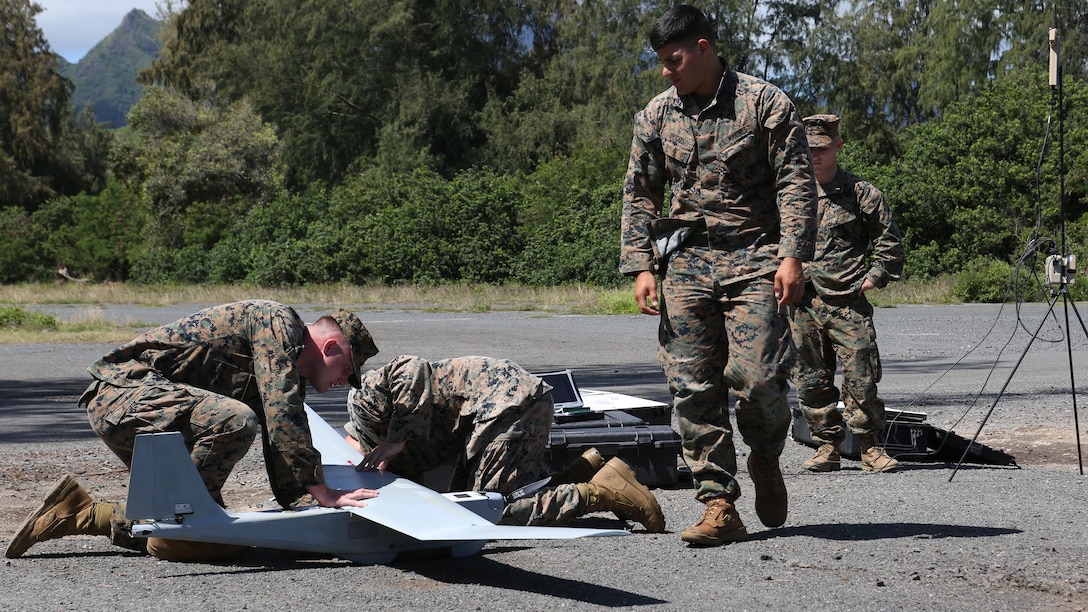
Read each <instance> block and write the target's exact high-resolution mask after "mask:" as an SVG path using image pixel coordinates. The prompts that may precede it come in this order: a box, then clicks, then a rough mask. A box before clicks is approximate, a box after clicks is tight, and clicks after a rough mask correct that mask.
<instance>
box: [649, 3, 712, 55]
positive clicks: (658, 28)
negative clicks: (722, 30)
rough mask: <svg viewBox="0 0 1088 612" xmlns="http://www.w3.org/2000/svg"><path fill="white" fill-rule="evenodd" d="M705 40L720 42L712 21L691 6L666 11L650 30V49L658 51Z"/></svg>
mask: <svg viewBox="0 0 1088 612" xmlns="http://www.w3.org/2000/svg"><path fill="white" fill-rule="evenodd" d="M700 38H705V39H707V40H708V41H710V42H711V43H716V42H717V41H718V33H717V31H715V30H714V26H713V25H712V24H711V23H710V19H708V18H707V16H706V15H705V14H704V13H703V12H702V11H700V10H699V9H697V8H695V7H694V6H691V5H690V4H678V5H676V6H674V7H672V8H671V9H669V10H667V11H665V14H664V15H662V16H661V17H659V18H658V19H657V21H656V22H655V23H654V27H653V29H651V30H650V47H651V48H652V49H653V50H654V51H657V50H658V49H660V48H661V47H664V46H665V45H668V44H671V43H674V42H684V43H688V42H690V43H694V42H695V41H697V40H699V39H700Z"/></svg>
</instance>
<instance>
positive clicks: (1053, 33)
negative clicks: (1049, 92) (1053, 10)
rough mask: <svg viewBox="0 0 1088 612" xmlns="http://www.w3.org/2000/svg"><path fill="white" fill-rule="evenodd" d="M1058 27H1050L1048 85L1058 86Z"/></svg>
mask: <svg viewBox="0 0 1088 612" xmlns="http://www.w3.org/2000/svg"><path fill="white" fill-rule="evenodd" d="M1061 46H1062V44H1061V41H1060V40H1059V39H1058V28H1050V86H1051V87H1057V86H1058V53H1059V52H1061Z"/></svg>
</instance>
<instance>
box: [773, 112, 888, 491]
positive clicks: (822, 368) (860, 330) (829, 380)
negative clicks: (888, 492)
mask: <svg viewBox="0 0 1088 612" xmlns="http://www.w3.org/2000/svg"><path fill="white" fill-rule="evenodd" d="M804 122H805V128H806V130H807V135H808V140H809V145H810V147H811V148H812V154H813V158H814V160H815V163H816V172H817V177H818V178H819V179H820V182H819V190H818V194H819V208H818V214H819V219H820V224H819V230H818V231H817V234H816V253H815V256H814V257H813V260H812V261H811V262H808V263H806V264H805V280H806V282H805V294H804V297H803V298H802V299H801V301H800V302H798V303H796V304H794V305H791V307H790V323H791V327H792V329H793V340H794V343H795V344H796V345H797V351H798V360H797V364H796V366H795V368H794V370H793V373H792V378H793V382H794V384H795V385H796V386H797V397H798V399H799V400H800V404H801V411H802V412H803V414H804V417H805V420H806V421H807V422H808V425H809V429H810V430H811V432H812V437H813V439H815V440H817V441H819V442H821V448H820V450H819V451H818V452H817V455H816V457H814V458H813V459H811V460H809V461H807V462H806V463H805V468H806V469H809V470H812V471H833V470H837V469H839V462H840V454H839V447H840V445H841V444H842V442H843V440H844V439H845V437H846V428H849V430H850V431H851V432H852V433H854V434H857V435H858V436H859V439H860V440H861V442H862V444H861V446H862V449H861V450H862V469H864V470H869V471H889V470H892V469H894V468H895V467H896V464H897V462H896V461H895V459H892V458H891V457H889V456H887V455H886V454H885V453H883V451H882V450H881V449H880V448H879V447H877V446H876V437H877V435H878V434H879V433H880V432H881V431H882V430H883V429H884V424H885V418H884V402H883V400H881V399H880V398H879V397H878V396H877V383H878V382H880V377H881V365H880V353H879V351H878V349H877V343H876V329H875V328H874V327H873V307H872V305H871V304H870V303H869V300H868V299H867V298H866V297H865V291H868V290H870V289H879V288H882V287H885V286H886V285H887V284H888V283H889V282H891V281H894V280H898V279H899V278H900V276H901V275H902V273H903V263H904V259H905V256H904V252H903V245H902V241H901V240H900V236H899V228H897V227H896V225H895V221H894V219H893V218H892V210H891V207H890V206H889V205H888V203H887V202H886V201H885V200H884V195H883V194H882V193H881V192H880V190H879V189H877V188H876V187H874V186H873V185H872V184H871V183H869V182H868V181H865V180H863V179H861V178H860V177H858V176H857V175H854V174H852V173H850V172H848V171H846V170H844V169H842V168H841V167H839V165H838V163H837V162H836V155H837V153H838V151H839V149H840V148H841V147H842V139H841V138H840V137H839V118H838V117H837V116H835V115H813V116H811V117H805V119H804ZM837 363H841V364H842V392H841V395H840V392H839V389H838V388H836V386H835V371H836V364H837ZM840 399H841V400H842V402H843V403H844V404H845V410H844V411H843V412H840V410H839V409H838V408H837V405H838V403H839V401H840ZM874 447H875V448H874Z"/></svg>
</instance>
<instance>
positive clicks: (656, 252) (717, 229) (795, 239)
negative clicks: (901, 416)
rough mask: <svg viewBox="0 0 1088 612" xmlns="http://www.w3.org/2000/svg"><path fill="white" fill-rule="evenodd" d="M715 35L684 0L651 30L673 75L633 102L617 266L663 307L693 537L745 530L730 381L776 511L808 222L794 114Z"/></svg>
mask: <svg viewBox="0 0 1088 612" xmlns="http://www.w3.org/2000/svg"><path fill="white" fill-rule="evenodd" d="M716 40H717V33H716V31H715V29H714V27H713V26H712V25H711V24H710V22H709V20H708V19H707V17H706V16H705V15H704V14H703V13H702V12H701V11H699V10H698V9H696V8H694V7H691V6H688V5H683V4H682V5H678V6H675V7H673V8H671V9H669V10H668V11H667V12H665V13H664V14H663V15H662V16H661V17H660V18H659V19H658V20H657V22H656V23H655V24H654V26H653V28H652V30H651V32H650V45H651V47H652V48H653V50H654V51H655V52H656V53H657V57H658V60H660V62H661V64H662V75H663V76H664V77H665V78H667V79H668V80H669V81H670V82H671V83H672V86H671V87H670V88H669V89H668V90H666V91H664V92H663V93H661V94H659V95H658V96H657V97H655V98H653V99H652V100H650V102H649V103H648V104H647V105H646V107H645V109H643V110H642V111H641V112H639V113H638V114H637V115H635V121H634V138H633V140H632V144H631V157H630V161H629V163H628V170H627V178H626V182H625V184H624V194H623V216H622V239H621V240H622V242H621V252H620V265H619V269H620V272H621V273H623V274H625V275H628V276H632V277H634V278H635V300H636V302H637V304H638V307H639V310H640V311H641V312H643V313H645V314H649V315H657V316H660V324H659V329H658V342H659V350H658V357H659V360H660V362H661V366H662V369H663V370H664V372H665V374H666V376H667V378H668V381H669V388H670V391H671V393H672V396H673V406H674V409H675V412H676V417H677V422H678V424H679V429H680V435H681V437H682V439H683V455H684V460H685V461H686V463H687V465H688V467H689V468H691V471H692V477H693V480H694V486H695V489H696V492H695V496H696V499H697V500H698V501H700V502H703V503H704V504H706V507H705V510H704V513H703V516H702V518H701V519H700V520H699V521H698V522H697V523H696V524H695V525H693V526H692V527H689V528H687V529H684V530H683V531H682V532H681V534H680V537H681V539H682V540H683V541H685V542H688V543H689V544H691V545H695V546H716V545H721V544H725V543H728V542H734V541H738V540H743V539H745V538H746V537H747V530H746V529H745V527H744V524H743V522H742V521H741V519H740V516H739V514H738V513H737V510H736V507H735V505H734V502H735V501H736V500H737V498H738V497H740V494H741V489H740V485H739V484H738V482H737V478H736V475H737V455H736V450H735V446H734V443H733V429H732V426H731V424H730V419H729V410H728V389H729V388H730V387H731V388H732V389H733V390H734V392H735V394H736V398H737V403H736V420H737V428H738V429H739V431H740V434H741V436H742V437H743V438H744V441H745V443H746V444H747V445H748V446H749V447H750V449H751V452H750V454H749V456H748V473H749V476H750V477H751V478H752V483H753V485H754V488H755V496H756V498H755V506H756V514H757V515H758V516H759V519H760V521H761V522H762V523H763V524H764V525H766V526H768V527H778V526H780V525H782V524H784V523H785V521H786V516H787V507H788V500H787V492H786V486H785V483H784V481H783V479H782V472H781V469H780V467H779V462H778V459H779V456H780V455H781V453H782V449H783V447H784V446H785V440H786V432H787V430H788V428H789V425H790V411H789V406H788V405H787V401H786V391H787V383H788V376H789V372H790V368H791V367H792V366H793V360H794V349H793V345H792V342H791V340H790V328H789V322H788V320H787V318H786V316H785V313H784V310H785V308H784V306H785V305H786V304H789V303H791V302H794V301H796V300H797V299H799V298H800V297H801V293H802V291H803V282H802V265H801V262H802V261H803V260H808V259H811V257H812V254H813V249H814V245H813V243H814V241H815V230H816V182H815V179H814V176H813V170H812V159H811V157H810V154H809V149H808V143H807V142H806V140H805V131H804V125H803V124H802V122H801V117H800V115H799V114H798V113H797V110H796V109H795V108H794V105H793V103H792V102H791V101H790V100H789V98H787V97H786V95H785V94H784V93H783V92H782V91H781V90H779V89H778V88H776V87H774V86H773V85H771V84H769V83H767V82H766V81H763V80H760V79H757V78H754V77H751V76H748V75H746V74H742V73H739V72H736V71H734V70H732V69H730V68H729V67H728V66H727V65H726V63H725V61H724V60H723V59H721V58H720V57H718V54H717V51H716ZM667 192H671V200H669V201H668V202H667V204H668V210H669V214H668V216H667V217H662V216H661V211H662V209H663V207H664V206H665V205H666V199H665V198H666V193H667ZM658 279H660V296H659V295H658Z"/></svg>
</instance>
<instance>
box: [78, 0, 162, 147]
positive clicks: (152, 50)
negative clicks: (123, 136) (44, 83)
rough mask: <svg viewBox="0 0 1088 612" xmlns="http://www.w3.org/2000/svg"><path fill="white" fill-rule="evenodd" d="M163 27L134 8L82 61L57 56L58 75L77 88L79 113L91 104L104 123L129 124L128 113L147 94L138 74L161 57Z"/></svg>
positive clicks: (96, 116)
mask: <svg viewBox="0 0 1088 612" xmlns="http://www.w3.org/2000/svg"><path fill="white" fill-rule="evenodd" d="M160 25H161V24H160V22H159V21H158V20H157V19H154V18H153V17H151V16H150V15H148V14H147V13H145V12H144V11H142V10H140V9H132V10H131V11H129V12H128V14H126V15H125V17H124V18H123V19H122V20H121V25H119V26H118V27H117V28H116V29H115V30H113V31H112V32H110V33H109V34H108V35H106V37H105V38H103V39H102V40H101V41H99V42H98V44H96V45H95V46H94V47H92V48H91V50H90V51H88V52H87V54H86V55H84V56H83V57H82V58H81V59H80V60H79V62H76V63H74V64H73V63H71V62H69V61H67V60H65V59H64V58H63V57H60V56H59V55H58V56H57V69H58V72H60V74H61V75H62V76H64V77H66V78H68V79H69V80H70V81H72V84H73V85H74V86H75V89H74V90H73V92H72V107H73V108H75V110H76V112H81V111H82V110H83V108H84V107H85V106H88V105H90V107H91V109H92V111H93V112H94V115H95V118H96V119H97V120H98V121H99V122H100V123H107V124H110V125H111V126H112V127H115V128H119V127H124V126H126V125H128V118H127V115H128V111H129V109H130V108H132V106H133V105H134V104H136V102H137V101H138V100H139V99H140V96H141V94H142V93H143V86H142V85H140V84H139V83H137V82H136V75H137V74H139V72H140V71H141V70H143V69H144V68H146V67H147V66H149V65H150V64H151V62H152V61H154V60H155V58H156V57H158V54H159V48H160V46H161V45H160V36H159V32H160Z"/></svg>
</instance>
